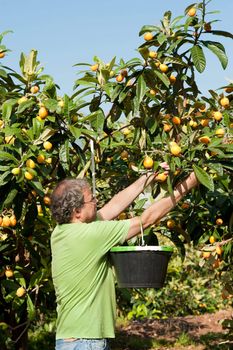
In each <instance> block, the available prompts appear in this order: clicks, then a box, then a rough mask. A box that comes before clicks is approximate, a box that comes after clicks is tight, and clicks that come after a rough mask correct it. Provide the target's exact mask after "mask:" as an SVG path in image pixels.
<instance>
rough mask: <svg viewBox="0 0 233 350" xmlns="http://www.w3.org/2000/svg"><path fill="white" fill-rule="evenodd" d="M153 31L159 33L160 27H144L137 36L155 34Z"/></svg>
mask: <svg viewBox="0 0 233 350" xmlns="http://www.w3.org/2000/svg"><path fill="white" fill-rule="evenodd" d="M155 31H159V32H160V27H158V26H153V25H145V26H143V27H142V28H141V30H140V32H139V36H141V35H143V34H144V33H146V32H155Z"/></svg>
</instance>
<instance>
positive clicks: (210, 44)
mask: <svg viewBox="0 0 233 350" xmlns="http://www.w3.org/2000/svg"><path fill="white" fill-rule="evenodd" d="M203 45H205V46H206V47H207V48H208V49H209V50H210V51H212V52H213V53H214V54H215V55H216V56H217V57H218V59H219V61H220V63H221V65H222V67H223V69H225V68H226V67H227V64H228V58H227V55H226V53H225V49H224V46H223V45H222V44H220V43H218V42H214V41H205V42H203Z"/></svg>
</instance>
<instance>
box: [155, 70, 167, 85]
mask: <svg viewBox="0 0 233 350" xmlns="http://www.w3.org/2000/svg"><path fill="white" fill-rule="evenodd" d="M154 73H155V74H156V75H157V77H158V78H159V79H160V80H161V81H162V82H163V83H164V85H165V86H166V87H167V88H169V86H170V81H169V79H168V77H167V76H166V74H163V73H160V72H159V71H157V70H155V71H154Z"/></svg>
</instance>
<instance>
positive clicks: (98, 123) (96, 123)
mask: <svg viewBox="0 0 233 350" xmlns="http://www.w3.org/2000/svg"><path fill="white" fill-rule="evenodd" d="M104 119H105V117H104V113H103V111H102V109H99V110H98V111H96V112H95V113H93V114H91V116H90V118H89V121H90V123H91V126H92V128H93V129H94V130H95V131H101V130H103V126H104Z"/></svg>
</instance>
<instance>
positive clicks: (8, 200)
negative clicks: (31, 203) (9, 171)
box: [3, 188, 18, 207]
mask: <svg viewBox="0 0 233 350" xmlns="http://www.w3.org/2000/svg"><path fill="white" fill-rule="evenodd" d="M17 193H18V190H17V189H16V188H14V189H13V190H11V191H10V192H9V193H8V195H7V197H6V199H5V201H4V205H3V206H4V207H8V205H10V204H12V202H13V200H14V199H15V197H16V195H17Z"/></svg>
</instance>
